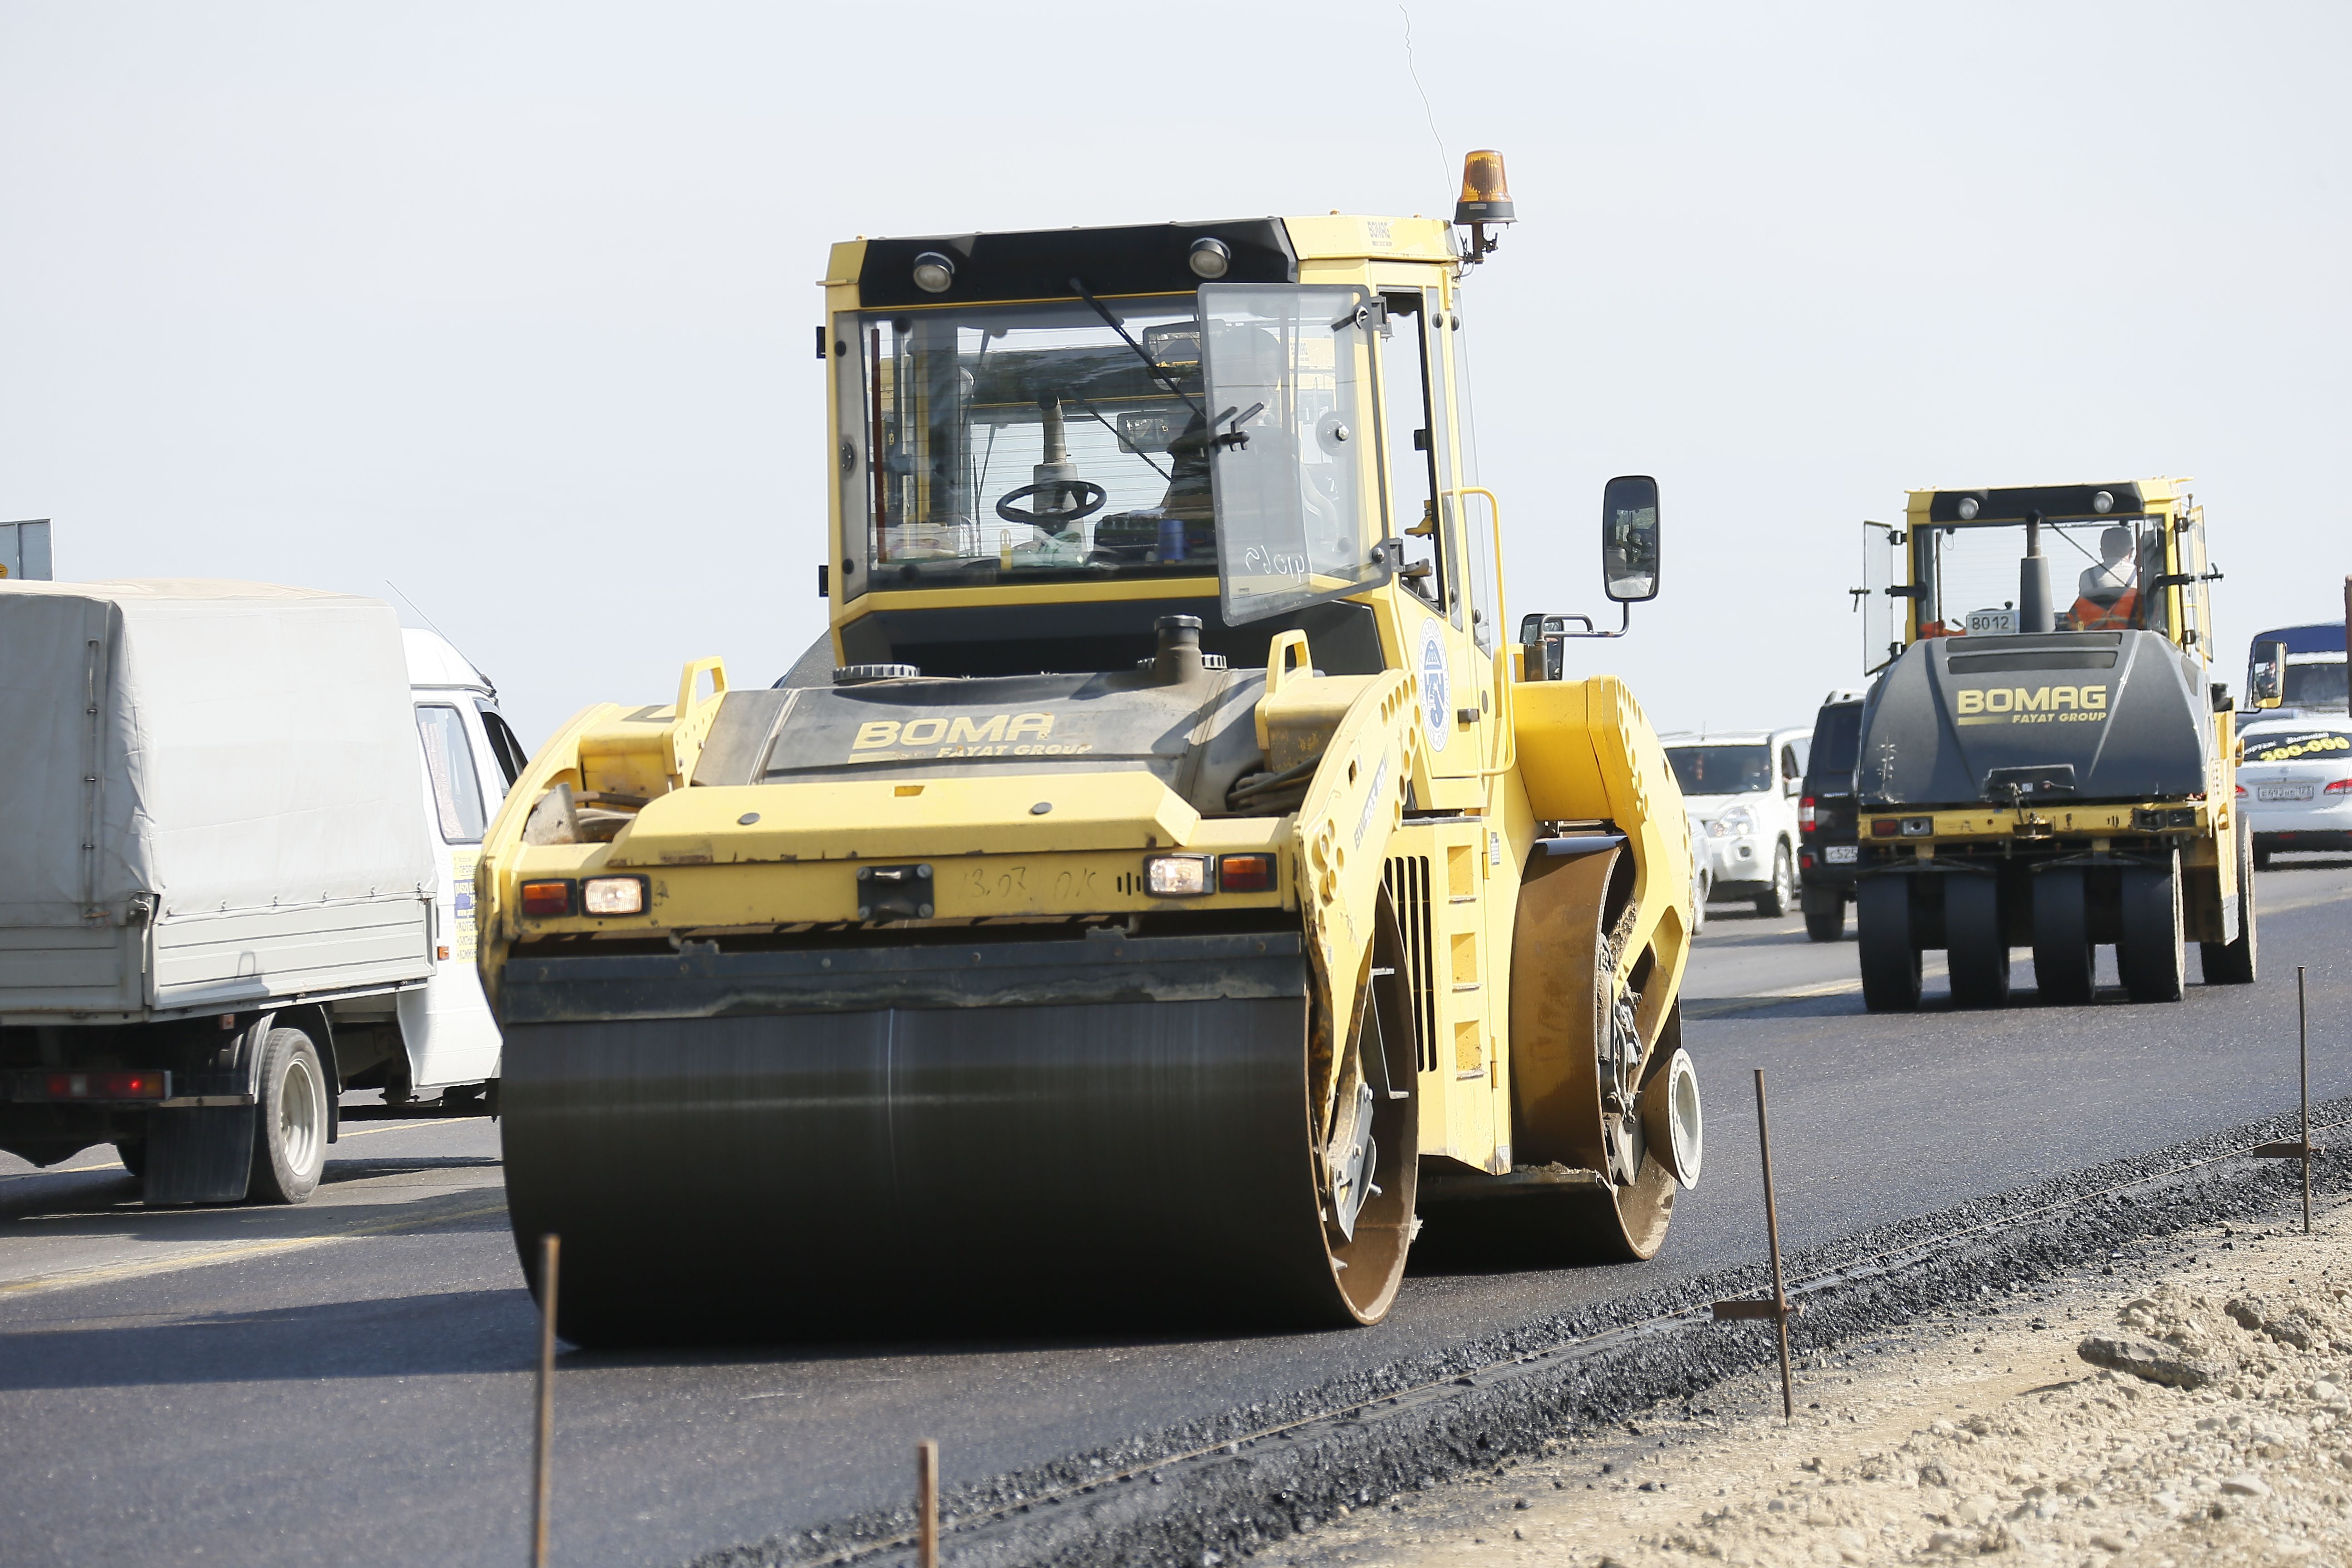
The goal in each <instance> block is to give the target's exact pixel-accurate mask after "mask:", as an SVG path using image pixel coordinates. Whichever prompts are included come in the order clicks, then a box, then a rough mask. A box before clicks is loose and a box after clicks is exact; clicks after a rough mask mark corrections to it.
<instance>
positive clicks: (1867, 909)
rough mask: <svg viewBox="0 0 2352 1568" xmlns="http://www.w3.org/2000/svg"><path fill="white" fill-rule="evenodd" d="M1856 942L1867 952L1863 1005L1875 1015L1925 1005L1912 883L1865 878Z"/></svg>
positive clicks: (1859, 892)
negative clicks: (1913, 931)
mask: <svg viewBox="0 0 2352 1568" xmlns="http://www.w3.org/2000/svg"><path fill="white" fill-rule="evenodd" d="M1853 934H1854V941H1855V942H1856V944H1857V945H1859V946H1860V948H1861V950H1862V1000H1863V1005H1864V1006H1866V1007H1868V1008H1869V1009H1870V1010H1871V1011H1872V1012H1874V1013H1910V1012H1916V1011H1917V1009H1918V1006H1919V970H1920V963H1919V948H1918V944H1917V943H1916V942H1915V941H1914V940H1913V939H1912V935H1911V879H1910V878H1908V877H1906V876H1877V877H1864V879H1862V881H1861V882H1860V884H1859V885H1858V886H1857V887H1856V888H1855V890H1854V901H1853Z"/></svg>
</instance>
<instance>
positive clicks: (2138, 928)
mask: <svg viewBox="0 0 2352 1568" xmlns="http://www.w3.org/2000/svg"><path fill="white" fill-rule="evenodd" d="M2181 912H2182V911H2181V908H2180V858H2179V855H2178V854H2175V853H2172V852H2169V851H2168V852H2167V854H2166V856H2165V859H2164V863H2163V864H2162V865H2159V866H2126V867H2125V868H2124V874H2123V899H2122V902H2121V905H2120V907H2119V908H2118V909H2117V911H2116V914H2117V920H2118V931H2117V934H2118V936H2119V938H2120V940H2119V941H2117V942H2116V968H2118V969H2120V970H2121V971H2122V972H2123V977H2124V989H2125V990H2126V991H2128V992H2129V993H2131V999H2132V1000H2133V1001H2135V1002H2178V1001H2179V1000H2180V998H2181V996H2182V995H2183V994H2184V993H2185V991H2186V981H2187V978H2188V972H2189V952H2188V946H2187V943H2186V942H2184V941H2183V940H2182V920H2181Z"/></svg>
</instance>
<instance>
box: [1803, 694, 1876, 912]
mask: <svg viewBox="0 0 2352 1568" xmlns="http://www.w3.org/2000/svg"><path fill="white" fill-rule="evenodd" d="M1861 737H1862V693H1861V692H1858V691H1832V692H1831V693H1830V694H1829V696H1828V698H1827V699H1826V700H1823V701H1822V710H1821V712H1820V713H1819V714H1818V715H1817V716H1816V717H1815V718H1814V720H1813V749H1812V752H1811V756H1810V757H1809V758H1808V759H1807V761H1806V764H1805V786H1804V793H1803V794H1802V795H1801V796H1800V797H1799V798H1798V801H1797V831H1798V834H1799V835H1800V840H1801V841H1800V844H1799V847H1798V849H1797V880H1798V883H1799V884H1800V889H1799V899H1800V901H1801V903H1802V905H1803V907H1804V910H1805V934H1806V935H1807V936H1809V937H1811V938H1812V939H1813V940H1814V941H1815V942H1835V941H1837V940H1838V939H1839V938H1840V937H1843V935H1845V907H1846V905H1847V904H1848V903H1850V902H1852V901H1853V879H1854V871H1855V860H1856V858H1857V853H1856V849H1855V845H1856V838H1855V833H1854V821H1855V818H1854V803H1853V764H1854V751H1855V743H1856V742H1858V741H1859V740H1860V739H1861Z"/></svg>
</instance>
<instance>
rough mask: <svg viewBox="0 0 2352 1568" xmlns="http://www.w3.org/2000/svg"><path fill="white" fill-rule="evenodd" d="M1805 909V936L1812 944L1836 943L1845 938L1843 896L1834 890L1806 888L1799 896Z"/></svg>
mask: <svg viewBox="0 0 2352 1568" xmlns="http://www.w3.org/2000/svg"><path fill="white" fill-rule="evenodd" d="M1801 898H1802V900H1803V901H1804V908H1805V935H1806V936H1807V937H1809V938H1811V940H1812V941H1814V942H1838V941H1841V940H1843V938H1844V936H1845V895H1844V894H1843V893H1841V892H1839V891H1838V890H1837V889H1835V888H1807V889H1805V890H1804V891H1803V893H1802V894H1801Z"/></svg>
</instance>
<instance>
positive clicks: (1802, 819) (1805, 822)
mask: <svg viewBox="0 0 2352 1568" xmlns="http://www.w3.org/2000/svg"><path fill="white" fill-rule="evenodd" d="M1797 826H1798V828H1799V830H1800V831H1801V832H1805V833H1811V831H1812V830H1813V797H1812V796H1811V795H1807V796H1805V797H1804V798H1803V799H1802V800H1801V801H1799V802H1798V803H1797Z"/></svg>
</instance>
